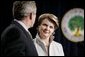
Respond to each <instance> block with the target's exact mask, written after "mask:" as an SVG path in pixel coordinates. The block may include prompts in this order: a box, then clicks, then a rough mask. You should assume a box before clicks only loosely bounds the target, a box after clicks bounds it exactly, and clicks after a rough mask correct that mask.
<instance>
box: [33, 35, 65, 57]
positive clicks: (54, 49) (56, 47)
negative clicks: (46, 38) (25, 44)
mask: <svg viewBox="0 0 85 57" xmlns="http://www.w3.org/2000/svg"><path fill="white" fill-rule="evenodd" d="M34 43H35V46H36V49H37V52H38V55H39V56H64V52H63V47H62V45H61V44H60V43H58V42H55V41H53V40H52V41H51V43H50V46H49V52H48V54H49V55H48V54H47V52H46V49H45V45H44V43H43V42H42V40H41V39H40V37H39V35H38V34H37V35H36V38H35V39H34Z"/></svg>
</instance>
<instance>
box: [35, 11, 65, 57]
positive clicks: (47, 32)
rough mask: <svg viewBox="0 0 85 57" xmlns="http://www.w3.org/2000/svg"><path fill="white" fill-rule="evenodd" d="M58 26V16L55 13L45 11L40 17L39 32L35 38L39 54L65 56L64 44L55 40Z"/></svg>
mask: <svg viewBox="0 0 85 57" xmlns="http://www.w3.org/2000/svg"><path fill="white" fill-rule="evenodd" d="M58 27H59V24H58V18H57V17H56V16H55V15H53V14H49V13H45V14H42V15H41V16H40V17H39V19H38V27H37V29H38V33H37V35H36V38H35V39H34V43H35V46H36V49H37V52H38V55H39V56H64V53H63V48H62V45H61V44H60V43H57V42H55V41H53V38H54V37H53V34H54V31H55V29H57V28H58Z"/></svg>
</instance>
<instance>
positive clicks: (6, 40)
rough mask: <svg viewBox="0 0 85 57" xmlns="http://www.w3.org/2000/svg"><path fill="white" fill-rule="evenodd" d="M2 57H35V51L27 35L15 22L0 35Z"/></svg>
mask: <svg viewBox="0 0 85 57" xmlns="http://www.w3.org/2000/svg"><path fill="white" fill-rule="evenodd" d="M1 55H2V56H37V55H38V54H37V51H36V48H35V46H34V43H33V40H32V38H31V37H30V35H29V33H28V32H27V31H26V30H25V29H24V28H23V27H22V26H21V25H20V24H19V23H18V22H16V21H13V22H12V24H11V25H10V26H9V27H7V28H6V30H5V31H4V32H3V33H2V35H1Z"/></svg>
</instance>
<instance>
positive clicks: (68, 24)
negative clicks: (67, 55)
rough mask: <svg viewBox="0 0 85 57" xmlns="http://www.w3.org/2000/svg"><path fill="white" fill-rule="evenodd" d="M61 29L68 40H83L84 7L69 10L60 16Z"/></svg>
mask: <svg viewBox="0 0 85 57" xmlns="http://www.w3.org/2000/svg"><path fill="white" fill-rule="evenodd" d="M61 29H62V32H63V34H64V36H65V37H66V38H67V39H68V40H70V41H72V42H81V41H84V9H81V8H73V9H71V10H69V11H68V12H67V13H66V14H65V15H64V17H63V18H62V22H61Z"/></svg>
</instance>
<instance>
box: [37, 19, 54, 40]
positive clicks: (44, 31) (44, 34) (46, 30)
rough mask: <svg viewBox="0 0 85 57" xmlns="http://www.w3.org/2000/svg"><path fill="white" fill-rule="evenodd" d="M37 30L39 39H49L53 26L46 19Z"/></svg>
mask: <svg viewBox="0 0 85 57" xmlns="http://www.w3.org/2000/svg"><path fill="white" fill-rule="evenodd" d="M38 29H39V36H40V38H43V39H44V38H49V37H50V36H51V35H52V33H53V32H54V24H53V23H52V22H51V21H49V20H48V19H44V20H43V21H42V23H41V24H40V25H39V27H38Z"/></svg>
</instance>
